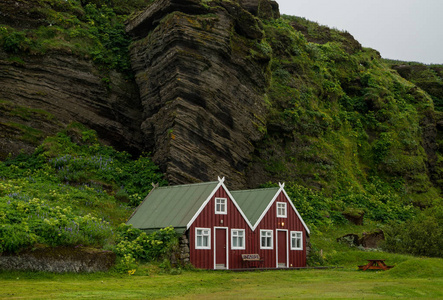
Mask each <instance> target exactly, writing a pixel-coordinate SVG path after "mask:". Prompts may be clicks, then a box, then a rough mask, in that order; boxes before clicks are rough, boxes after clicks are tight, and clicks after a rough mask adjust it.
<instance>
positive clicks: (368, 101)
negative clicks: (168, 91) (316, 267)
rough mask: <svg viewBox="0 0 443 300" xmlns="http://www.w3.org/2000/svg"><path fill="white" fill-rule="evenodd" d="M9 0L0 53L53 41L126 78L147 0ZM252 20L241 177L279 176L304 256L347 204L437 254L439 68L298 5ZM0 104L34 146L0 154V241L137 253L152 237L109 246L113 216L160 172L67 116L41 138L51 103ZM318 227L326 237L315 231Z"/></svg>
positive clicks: (116, 236) (122, 215)
mask: <svg viewBox="0 0 443 300" xmlns="http://www.w3.org/2000/svg"><path fill="white" fill-rule="evenodd" d="M220 1H222V0H217V1H207V0H204V1H202V5H208V2H214V3H218V2H220ZM226 1H227V0H226ZM19 2H20V3H21V4H20V6H19V8H18V10H16V11H14V12H16V15H15V18H10V19H8V17H5V16H8V15H11V11H6V10H5V12H7V13H6V14H5V15H4V16H3V17H2V18H1V19H0V48H1V49H2V53H5V55H6V58H5V60H6V61H8V63H11V64H13V65H18V66H20V65H23V64H26V62H25V61H26V59H27V58H29V57H44V56H50V55H52V54H54V53H64V54H68V55H72V56H75V57H78V58H82V59H85V60H88V61H89V60H90V61H91V62H92V63H93V64H94V65H96V66H97V68H98V70H99V71H100V77H101V78H102V83H105V84H106V85H107V88H108V89H109V90H110V89H111V88H112V87H111V86H110V79H109V78H110V76H111V73H112V72H115V71H118V72H120V73H122V74H124V76H125V78H126V80H128V81H131V80H133V77H134V74H133V73H132V70H131V65H130V59H129V54H128V47H129V46H130V44H131V39H130V37H129V36H128V35H127V34H126V33H125V31H124V22H125V21H127V20H128V19H129V18H133V17H134V14H136V12H137V11H139V10H141V9H142V8H144V7H146V6H148V5H150V3H151V2H152V1H150V0H145V1H143V0H132V1H118V0H112V1H106V0H95V1H77V0H67V1H56V0H32V1H31V0H29V1H19ZM227 2H229V1H227ZM0 7H3V6H1V4H0ZM14 9H15V8H14ZM26 11H29V12H31V13H30V14H26V13H25V12H26ZM8 13H9V14H8ZM131 13H132V14H133V15H132V16H131ZM205 17H207V16H204V17H202V18H205ZM254 18H255V17H254ZM255 19H256V18H255ZM257 22H258V24H259V25H260V28H258V29H257V28H254V30H259V31H261V32H262V33H263V36H264V38H263V40H261V42H260V43H257V42H256V40H253V39H250V40H246V39H245V40H244V41H237V42H238V44H239V45H242V46H243V47H249V48H247V50H248V51H243V50H244V49H242V51H239V55H243V56H244V57H242V59H245V60H254V61H260V60H264V61H267V60H268V59H269V60H270V62H269V67H268V68H267V69H266V70H265V71H264V72H265V73H266V74H265V75H266V78H269V85H268V86H266V91H267V92H266V95H265V101H266V110H267V114H266V118H264V119H261V120H260V122H259V123H258V124H256V126H257V128H258V129H259V130H260V132H262V133H263V138H261V139H259V140H251V141H250V143H251V144H253V145H254V149H255V151H254V153H253V157H252V161H251V162H250V165H249V167H248V170H247V173H248V176H249V177H248V178H249V180H248V183H249V184H250V185H251V186H253V187H257V186H263V185H274V184H276V183H277V182H278V181H284V182H286V189H287V191H288V194H289V196H290V197H291V198H292V200H293V201H294V203H295V206H296V207H297V208H298V210H299V211H300V213H301V215H302V216H303V218H304V219H305V221H306V222H307V224H308V226H310V227H311V228H312V229H313V230H312V234H313V236H316V235H317V238H314V239H313V246H314V247H313V249H314V251H313V253H314V254H313V258H312V260H311V262H312V263H314V264H320V263H323V264H326V263H328V262H332V261H333V259H336V256H335V258H334V257H333V258H331V260H330V261H328V259H327V258H326V259H325V258H321V257H320V255H319V252H318V250H319V249H320V248H325V247H330V248H331V249H332V248H334V247H335V244H334V243H335V238H337V237H339V235H342V234H345V233H346V232H343V231H342V230H341V229H340V228H345V229H346V230H347V229H348V228H349V227H348V226H349V221H347V219H346V218H345V215H346V214H347V215H349V214H351V215H352V214H355V215H359V216H362V215H364V227H361V228H362V231H364V230H365V229H368V230H372V229H375V228H383V229H384V231H385V234H386V238H387V240H386V244H385V249H387V250H389V251H393V252H401V253H408V254H416V255H427V256H434V257H442V255H443V254H442V250H441V249H443V245H442V241H443V225H442V224H443V203H442V198H441V188H442V184H443V148H442V147H443V127H442V124H443V123H442V122H441V121H442V120H443V113H442V111H443V96H442V95H443V84H442V68H443V67H442V66H426V65H421V64H411V63H404V62H396V61H388V60H384V59H382V58H381V57H380V55H379V53H378V52H377V51H376V50H373V49H368V48H363V47H362V46H361V45H360V44H359V43H358V41H356V40H355V39H354V38H353V37H352V36H351V35H350V34H349V33H347V32H342V31H338V30H335V29H330V28H327V27H325V26H320V25H318V24H317V23H314V22H310V21H308V20H306V19H304V18H300V17H292V16H282V17H281V18H278V19H272V18H263V19H261V20H257ZM2 23H3V24H2ZM0 112H2V113H4V115H7V116H8V117H11V118H15V119H17V120H19V121H17V122H13V123H11V122H9V123H7V124H6V123H0V128H3V127H5V128H12V127H13V128H15V129H16V130H18V131H20V132H21V135H20V140H22V141H28V142H29V141H30V143H31V144H33V145H34V146H37V147H36V149H35V152H34V153H32V154H30V153H28V154H25V153H23V154H20V155H18V156H10V157H7V158H5V159H4V161H3V162H0V206H1V208H2V209H1V210H0V252H16V251H19V250H20V249H23V248H26V247H29V246H32V245H33V244H36V243H38V244H45V245H49V246H56V245H77V244H83V245H90V246H94V247H98V248H103V247H104V248H107V249H113V250H114V251H116V252H118V254H119V255H120V256H121V257H123V256H124V254H127V253H131V255H132V256H133V257H134V258H137V259H141V260H149V255H151V254H146V253H145V254H143V255H141V254H140V253H139V252H137V250H136V246H137V245H143V243H145V242H146V241H147V240H149V239H154V238H155V237H142V238H139V235H140V232H136V233H135V234H133V235H132V236H131V237H130V238H127V239H126V241H125V242H124V243H123V244H124V246H125V247H126V249H123V250H122V249H120V248H119V247H118V245H120V246H121V247H123V246H122V245H123V244H122V243H121V242H122V240H124V236H125V235H126V237H128V236H130V235H131V232H129V231H130V230H129V231H128V229H127V228H124V227H119V224H121V223H122V222H125V221H126V219H127V218H128V217H129V216H130V215H131V213H132V211H133V210H134V207H135V206H136V205H138V203H139V202H140V201H141V199H142V198H143V197H144V196H146V195H147V193H148V192H149V191H150V189H151V188H152V186H151V183H152V182H157V183H160V184H167V182H166V181H165V180H164V178H165V177H164V174H162V173H161V172H160V167H158V166H156V165H155V164H154V163H153V162H152V160H151V158H150V156H149V154H143V155H141V156H137V155H135V156H131V155H129V154H128V153H126V152H119V151H117V150H115V149H113V148H112V147H109V146H105V143H104V142H103V141H102V140H100V139H99V138H98V137H97V135H96V133H95V132H94V131H92V130H89V129H88V128H85V127H84V126H83V125H80V124H76V123H74V124H71V125H69V126H68V127H66V126H61V125H60V127H62V128H64V129H63V130H62V131H61V132H59V133H58V134H56V135H50V136H49V137H46V136H45V135H44V134H43V133H42V132H41V131H39V130H36V129H34V128H33V127H32V120H33V118H36V115H38V116H40V117H41V116H45V118H50V119H51V118H53V115H52V114H49V113H48V112H45V111H36V110H35V109H29V108H27V107H25V106H17V105H15V104H14V103H13V102H11V101H5V100H3V99H2V96H1V93H0ZM25 121H26V125H23V124H24V123H23V122H25ZM20 122H22V123H20ZM54 122H55V121H54ZM65 127H66V128H65ZM8 133H9V131H6V130H5V134H4V136H3V137H5V139H6V138H9V137H8V135H7V134H8ZM170 135H171V136H172V132H171V134H170ZM45 137H46V138H45ZM152 138H153V137H152ZM123 147H124V146H123ZM128 151H129V149H128ZM228 181H229V178H228ZM331 227H332V229H331ZM119 228H120V229H119ZM349 230H356V229H355V228H354V227H352V229H349ZM122 232H123V233H122ZM322 232H329V233H330V234H331V235H332V236H333V238H332V239H331V238H329V239H326V238H324V239H323V238H322ZM166 235H167V234H166ZM122 236H123V238H122ZM318 236H320V237H318ZM323 237H324V236H323ZM162 238H163V237H162ZM168 238H170V237H166V238H165V239H168ZM125 243H126V244H125ZM331 245H334V246H331ZM340 247H341V246H340ZM119 249H120V250H119ZM334 249H335V248H334ZM338 249H341V248H338ZM155 251H157V252H161V251H163V250H155ZM155 251H154V250H153V253H154V252H155ZM157 252H155V253H157ZM153 255H154V254H153ZM155 255H157V254H155ZM155 255H154V256H155ZM128 265H130V262H129V263H128Z"/></svg>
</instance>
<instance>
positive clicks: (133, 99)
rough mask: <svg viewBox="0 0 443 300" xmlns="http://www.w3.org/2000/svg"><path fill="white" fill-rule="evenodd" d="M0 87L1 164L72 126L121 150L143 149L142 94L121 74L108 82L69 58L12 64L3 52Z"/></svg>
mask: <svg viewBox="0 0 443 300" xmlns="http://www.w3.org/2000/svg"><path fill="white" fill-rule="evenodd" d="M0 82H1V92H0V112H1V113H0V129H1V131H0V159H4V158H5V157H6V156H7V155H9V153H11V154H13V155H14V154H18V153H19V152H32V151H33V149H34V147H35V146H36V145H38V144H39V143H40V142H41V140H42V139H43V138H45V137H46V136H48V135H51V134H55V133H56V132H57V131H59V130H60V129H61V128H64V127H65V126H66V125H67V124H69V123H71V122H80V123H83V124H85V125H87V126H88V127H90V128H92V129H94V130H96V131H97V132H98V134H99V137H100V138H101V139H102V140H103V141H105V142H106V143H108V144H111V145H113V146H115V147H116V148H118V149H126V150H129V151H131V150H133V151H135V152H136V151H139V150H140V149H141V138H140V131H139V128H140V120H141V109H140V102H139V97H138V91H137V88H136V86H135V84H134V83H131V82H130V81H127V80H126V79H125V78H124V77H123V76H122V75H121V74H119V73H116V72H111V73H110V74H109V75H108V76H106V77H105V76H104V75H102V74H101V73H100V72H99V71H98V69H97V67H96V66H94V65H93V64H92V62H91V61H89V60H83V59H80V58H77V57H74V56H72V55H69V54H68V53H65V54H63V53H58V54H57V53H51V54H48V55H45V56H27V57H26V58H23V59H20V60H12V59H11V57H10V56H8V55H6V54H5V53H2V52H0Z"/></svg>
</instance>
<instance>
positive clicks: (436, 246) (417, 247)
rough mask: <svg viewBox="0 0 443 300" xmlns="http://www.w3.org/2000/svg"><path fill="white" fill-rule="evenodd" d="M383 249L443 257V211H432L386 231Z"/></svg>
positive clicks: (390, 227)
mask: <svg viewBox="0 0 443 300" xmlns="http://www.w3.org/2000/svg"><path fill="white" fill-rule="evenodd" d="M385 236H386V241H385V243H384V245H383V248H384V249H385V250H387V251H390V252H398V253H405V254H413V255H417V256H431V257H443V210H442V209H441V208H438V209H430V210H428V211H425V212H423V213H421V214H420V215H418V216H417V217H416V218H414V219H411V220H409V221H406V222H404V223H392V224H391V226H389V227H387V228H386V229H385Z"/></svg>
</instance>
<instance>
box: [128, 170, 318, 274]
mask: <svg viewBox="0 0 443 300" xmlns="http://www.w3.org/2000/svg"><path fill="white" fill-rule="evenodd" d="M127 223H128V224H132V225H133V226H134V227H136V228H140V229H142V230H146V231H152V230H157V229H160V228H164V227H167V226H172V227H174V228H175V229H176V230H177V232H179V233H181V234H183V238H182V241H183V244H184V245H182V249H185V250H184V253H185V254H187V253H189V256H188V257H189V261H190V262H191V263H192V264H193V265H194V266H195V267H197V268H203V269H240V268H245V267H247V265H246V264H245V263H244V261H243V260H242V254H258V255H259V256H260V257H261V259H262V260H263V265H262V266H263V267H268V268H278V267H304V266H306V238H307V236H308V235H309V230H308V228H307V227H306V224H305V223H304V222H303V220H302V219H301V217H300V215H299V214H298V212H297V210H296V209H295V207H294V206H293V204H292V202H291V201H290V199H289V197H288V196H287V194H286V192H285V191H284V186H283V185H280V187H279V188H270V189H259V190H248V191H236V192H232V193H231V192H229V190H228V189H227V188H226V186H225V184H224V178H223V179H220V178H219V180H218V181H216V182H208V183H200V184H189V185H179V186H170V187H161V188H155V189H153V190H152V191H151V193H150V194H149V195H148V196H147V197H146V198H145V200H144V201H143V202H142V204H140V206H139V207H138V208H137V210H136V212H135V213H134V214H133V216H131V218H130V219H129V220H128V222H127ZM185 256H187V255H185Z"/></svg>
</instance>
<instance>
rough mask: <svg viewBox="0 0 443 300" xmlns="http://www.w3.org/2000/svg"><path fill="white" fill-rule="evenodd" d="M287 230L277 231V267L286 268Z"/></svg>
mask: <svg viewBox="0 0 443 300" xmlns="http://www.w3.org/2000/svg"><path fill="white" fill-rule="evenodd" d="M286 235H287V231H280V230H278V231H277V257H278V258H277V267H278V268H286V267H287V258H288V246H287V238H286Z"/></svg>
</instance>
